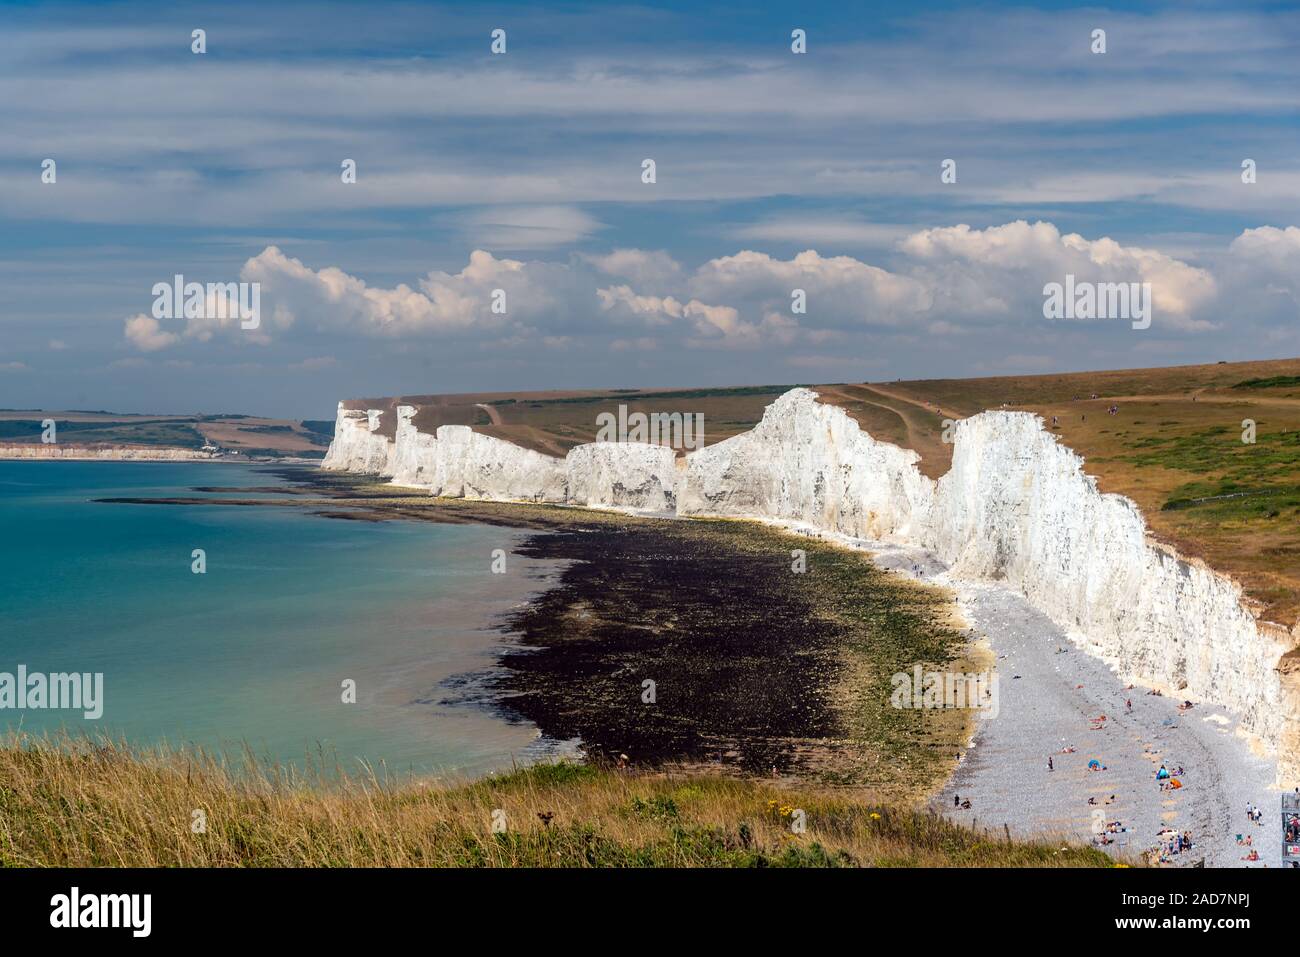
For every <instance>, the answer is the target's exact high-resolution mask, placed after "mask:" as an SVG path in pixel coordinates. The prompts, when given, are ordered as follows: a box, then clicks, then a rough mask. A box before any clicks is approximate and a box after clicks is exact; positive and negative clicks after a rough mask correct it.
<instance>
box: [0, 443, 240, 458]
mask: <svg viewBox="0 0 1300 957" xmlns="http://www.w3.org/2000/svg"><path fill="white" fill-rule="evenodd" d="M211 458H216V456H214V455H213V454H212V453H211V452H202V451H199V450H197V449H165V448H160V449H152V448H123V447H121V446H118V447H116V448H98V447H95V446H84V445H57V444H50V445H36V444H31V445H26V444H17V443H15V444H12V445H0V459H115V460H120V461H124V462H202V461H205V460H207V459H211Z"/></svg>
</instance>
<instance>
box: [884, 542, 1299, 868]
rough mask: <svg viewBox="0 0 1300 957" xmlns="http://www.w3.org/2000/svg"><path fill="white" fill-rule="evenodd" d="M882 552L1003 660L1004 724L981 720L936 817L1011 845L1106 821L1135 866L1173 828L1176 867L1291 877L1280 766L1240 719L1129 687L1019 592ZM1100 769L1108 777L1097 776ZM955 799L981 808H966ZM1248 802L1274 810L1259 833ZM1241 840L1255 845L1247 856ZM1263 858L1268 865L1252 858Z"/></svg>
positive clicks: (1081, 832) (1091, 829)
mask: <svg viewBox="0 0 1300 957" xmlns="http://www.w3.org/2000/svg"><path fill="white" fill-rule="evenodd" d="M870 548H871V549H872V551H873V554H874V557H875V560H876V562H877V563H878V564H880V565H882V566H883V567H887V568H894V569H897V570H898V571H900V572H902V573H904V574H907V575H910V576H912V577H916V578H920V579H922V580H925V581H931V582H935V583H936V584H941V585H946V586H948V587H950V588H952V589H953V590H954V591H955V592H956V593H957V595H958V600H959V603H960V606H961V609H962V612H963V614H964V616H965V618H966V622H967V623H968V625H969V626H970V627H971V629H972V630H973V633H974V634H975V635H978V636H984V637H985V638H986V639H987V641H988V642H989V644H990V645H991V647H992V649H993V652H994V653H995V655H996V656H997V671H998V675H999V697H1000V701H999V709H998V712H997V716H996V717H992V716H990V717H988V718H987V719H985V720H981V721H980V722H979V725H978V728H977V730H976V734H975V738H974V740H973V742H972V745H971V747H970V749H969V750H968V751H967V752H966V753H965V755H964V756H963V758H962V760H961V763H960V765H959V767H958V769H957V771H956V773H955V775H954V776H953V778H952V779H951V780H950V781H949V783H948V785H947V786H946V787H945V788H944V790H943V791H942V792H941V794H940V795H939V796H938V797H937V798H936V799H935V800H934V802H933V806H934V807H935V809H936V810H938V811H940V812H941V813H943V814H945V815H948V816H950V817H952V818H953V819H955V820H961V821H964V822H967V823H977V824H978V826H980V827H987V828H989V829H990V831H992V832H994V833H996V834H999V835H1000V834H1002V833H1004V825H1005V826H1006V827H1008V828H1009V829H1010V831H1011V833H1012V835H1014V836H1017V837H1031V836H1041V835H1044V834H1058V835H1061V836H1062V837H1070V838H1073V839H1075V840H1083V841H1088V840H1093V839H1094V837H1095V833H1096V830H1097V828H1096V823H1097V822H1098V821H1101V822H1104V823H1107V824H1108V823H1111V822H1118V823H1119V827H1120V828H1123V830H1119V831H1118V832H1117V833H1113V834H1109V835H1108V837H1109V838H1110V839H1112V840H1113V841H1114V843H1113V844H1109V845H1107V846H1106V848H1107V850H1108V851H1111V852H1113V853H1116V854H1118V855H1119V856H1121V857H1132V858H1134V859H1136V858H1140V856H1141V855H1142V853H1143V852H1145V851H1147V850H1148V849H1150V848H1152V847H1155V846H1157V845H1158V844H1160V843H1161V839H1160V832H1161V831H1162V830H1164V829H1166V828H1170V829H1173V830H1174V831H1177V832H1178V833H1180V834H1181V833H1182V832H1185V831H1188V832H1190V833H1191V835H1192V839H1193V842H1194V846H1193V847H1192V848H1191V849H1190V850H1187V851H1183V852H1182V853H1181V854H1178V855H1176V856H1174V857H1172V858H1171V862H1172V863H1173V864H1175V865H1179V866H1188V865H1193V864H1197V863H1199V862H1201V861H1204V865H1205V866H1207V867H1263V866H1269V867H1277V866H1278V865H1279V863H1280V824H1279V814H1278V806H1279V805H1278V801H1279V792H1278V790H1277V789H1276V788H1275V787H1274V786H1273V782H1274V775H1275V764H1274V762H1273V761H1271V760H1266V759H1264V758H1261V757H1259V756H1257V755H1255V754H1253V753H1252V751H1251V749H1250V747H1249V746H1248V744H1247V741H1246V740H1245V739H1244V738H1243V737H1242V736H1241V735H1239V734H1237V733H1235V732H1236V721H1235V720H1234V718H1233V717H1232V716H1231V715H1230V714H1228V713H1227V712H1225V711H1224V710H1223V709H1221V708H1215V707H1212V706H1209V705H1195V706H1194V707H1192V708H1191V709H1189V710H1187V711H1185V712H1182V713H1180V712H1179V710H1178V705H1179V704H1180V703H1181V702H1180V701H1178V700H1174V699H1171V698H1170V697H1168V696H1158V695H1153V694H1148V692H1147V689H1145V688H1143V687H1129V686H1127V685H1125V684H1123V683H1122V682H1121V681H1120V679H1119V678H1118V677H1117V676H1116V674H1115V673H1114V672H1112V671H1111V669H1110V668H1109V667H1108V666H1107V665H1106V664H1105V663H1104V662H1103V661H1101V660H1100V659H1098V658H1095V657H1093V656H1092V655H1089V654H1087V653H1085V652H1084V651H1081V650H1079V649H1078V648H1077V647H1076V646H1075V645H1074V644H1073V643H1072V642H1071V641H1070V640H1069V638H1068V637H1067V636H1066V633H1065V632H1064V630H1063V629H1061V628H1060V627H1059V626H1057V625H1055V624H1053V623H1052V622H1051V621H1050V620H1049V619H1048V618H1047V617H1046V616H1045V615H1043V614H1042V613H1040V612H1038V611H1036V610H1034V609H1033V608H1032V607H1031V606H1030V605H1029V603H1028V601H1026V600H1025V599H1024V598H1023V597H1022V596H1021V595H1019V594H1017V593H1015V592H1013V591H1011V590H1010V589H1008V588H1005V587H1002V586H999V585H989V584H973V583H969V582H964V581H960V580H952V579H950V578H949V577H948V576H947V574H946V573H945V570H944V569H943V567H942V565H940V564H939V563H937V562H936V561H934V560H933V559H932V558H931V557H930V556H928V555H927V554H926V553H924V552H921V551H919V550H916V549H903V548H894V547H890V546H882V545H879V544H872V545H871V546H870ZM1126 702H1131V703H1132V707H1131V710H1129V708H1128V706H1127V704H1126ZM1102 715H1104V716H1105V720H1104V721H1101V720H1098V719H1100V717H1101V716H1102ZM1071 748H1072V749H1074V750H1072V751H1071V750H1069V749H1071ZM1049 757H1050V758H1051V759H1052V764H1053V770H1050V771H1049V770H1048V758H1049ZM1094 759H1095V760H1096V761H1098V762H1099V763H1100V765H1101V766H1103V767H1104V770H1096V771H1090V770H1088V765H1089V762H1090V761H1092V760H1094ZM1162 763H1163V764H1164V765H1165V766H1166V767H1167V768H1168V769H1169V770H1170V771H1171V772H1173V771H1176V770H1177V769H1178V768H1179V767H1181V768H1182V769H1183V773H1182V774H1181V775H1178V776H1176V777H1175V780H1177V781H1179V783H1180V784H1181V785H1182V786H1181V787H1180V788H1176V789H1173V788H1171V789H1170V790H1161V788H1160V786H1159V784H1158V783H1157V781H1156V773H1157V771H1158V770H1159V768H1160V767H1161V764H1162ZM1112 795H1113V800H1112ZM955 796H959V797H960V800H961V801H963V802H964V801H967V800H969V801H970V805H971V806H970V809H969V810H963V809H961V808H960V807H956V806H954V804H955V802H954V797H955ZM1090 798H1092V799H1094V800H1095V802H1096V803H1095V804H1089V803H1088V801H1089V799H1090ZM1248 803H1253V804H1256V805H1258V806H1259V807H1260V808H1262V809H1263V811H1264V815H1263V819H1262V821H1261V822H1260V823H1259V824H1252V823H1250V822H1249V821H1248V820H1247V817H1246V805H1247V804H1248ZM1097 812H1100V813H1097ZM1237 835H1241V836H1242V837H1243V838H1245V837H1247V836H1249V837H1250V838H1251V841H1252V843H1251V845H1249V846H1246V845H1240V844H1238V843H1237ZM1252 849H1254V850H1256V851H1258V853H1259V861H1258V862H1257V863H1252V862H1247V861H1246V860H1244V858H1245V857H1246V856H1247V855H1248V854H1249V853H1250V851H1251V850H1252Z"/></svg>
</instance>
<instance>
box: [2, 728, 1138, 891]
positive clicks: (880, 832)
mask: <svg viewBox="0 0 1300 957" xmlns="http://www.w3.org/2000/svg"><path fill="white" fill-rule="evenodd" d="M796 809H798V810H800V811H802V812H803V815H802V819H803V820H805V821H806V831H804V832H803V833H795V828H793V827H792V821H793V820H794V818H795V816H794V811H795V810H796ZM196 811H198V812H201V813H202V821H203V829H202V830H201V831H199V832H196V831H195V829H194V823H195V821H196V816H195V812H196ZM494 817H495V820H496V821H497V822H498V823H499V824H500V825H503V826H504V831H501V832H500V833H494V831H493V821H494ZM0 822H2V824H3V826H0V867H30V866H52V867H372V866H390V867H426V866H433V867H841V866H850V867H851V866H873V867H1110V866H1113V864H1112V861H1111V860H1110V859H1109V858H1108V857H1107V856H1106V855H1105V854H1103V853H1101V852H1100V851H1097V850H1095V849H1092V848H1087V847H1079V846H1062V845H1061V843H1060V842H1059V841H1051V842H1046V841H1044V842H1023V841H1008V840H1005V839H1004V838H1003V836H1002V835H1001V834H991V833H987V832H983V831H976V830H972V829H971V828H968V827H964V826H962V825H959V824H955V823H952V822H950V821H947V820H945V819H943V818H940V817H937V816H935V815H932V814H928V813H925V812H922V811H917V810H910V809H905V808H899V807H892V806H889V805H885V804H880V803H877V802H875V801H873V800H871V799H870V798H869V797H867V796H865V795H862V794H855V793H850V792H846V791H843V790H839V791H826V790H809V789H784V788H778V787H774V786H772V785H771V784H768V783H765V782H761V781H751V780H743V779H735V778H724V777H718V776H664V775H647V774H639V773H635V772H632V771H626V770H613V769H599V768H594V767H589V766H585V765H574V764H563V763H562V764H554V765H540V766H535V767H531V768H526V769H521V770H517V771H514V772H512V773H509V774H505V775H501V776H495V777H487V778H484V779H482V780H479V781H476V782H473V783H468V784H433V783H428V782H418V781H403V782H393V781H389V780H385V779H384V778H383V777H382V776H380V775H372V776H370V777H367V778H347V777H340V776H335V775H334V774H332V773H330V774H326V773H324V772H323V771H320V770H319V769H318V770H317V771H316V772H314V773H313V772H308V773H306V774H303V775H299V776H295V775H293V774H292V773H290V772H287V771H285V770H284V769H282V768H270V767H265V766H260V765H258V764H257V763H256V762H255V761H253V760H252V759H251V758H250V757H247V756H245V757H244V758H243V759H239V760H234V761H229V760H222V759H219V758H216V757H213V756H211V755H208V754H204V753H201V752H195V751H182V752H166V751H146V752H138V753H137V752H132V751H130V750H128V749H126V748H124V747H123V746H121V745H118V744H114V743H112V742H106V741H101V742H92V741H85V740H78V741H71V740H67V739H62V740H48V739H40V740H36V739H32V738H30V737H25V736H23V737H16V738H11V739H10V740H9V741H8V742H7V743H6V744H5V745H4V746H3V747H0Z"/></svg>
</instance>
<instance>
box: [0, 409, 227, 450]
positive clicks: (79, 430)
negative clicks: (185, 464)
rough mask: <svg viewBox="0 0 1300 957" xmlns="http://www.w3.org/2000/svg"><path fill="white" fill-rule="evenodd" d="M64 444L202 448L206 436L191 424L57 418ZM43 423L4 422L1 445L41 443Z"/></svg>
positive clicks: (14, 420)
mask: <svg viewBox="0 0 1300 957" xmlns="http://www.w3.org/2000/svg"><path fill="white" fill-rule="evenodd" d="M55 425H56V427H57V429H58V435H59V439H60V441H65V442H76V443H104V444H108V445H159V446H167V447H175V448H199V447H200V446H202V445H203V436H202V435H201V434H200V433H199V431H198V430H197V429H195V428H194V426H193V425H192V424H191V423H190V422H187V421H183V420H180V421H178V420H175V419H145V420H140V419H134V420H131V421H95V422H82V421H75V420H74V421H71V422H69V421H61V420H59V419H58V418H57V417H56V418H55ZM42 431H43V430H42V427H41V420H40V419H0V441H4V440H8V441H19V442H38V441H40V437H41V432H42Z"/></svg>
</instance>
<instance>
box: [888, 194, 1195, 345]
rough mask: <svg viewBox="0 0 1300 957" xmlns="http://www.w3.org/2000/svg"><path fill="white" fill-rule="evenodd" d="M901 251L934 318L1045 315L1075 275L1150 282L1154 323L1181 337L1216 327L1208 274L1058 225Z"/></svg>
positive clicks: (921, 241)
mask: <svg viewBox="0 0 1300 957" xmlns="http://www.w3.org/2000/svg"><path fill="white" fill-rule="evenodd" d="M900 249H901V251H902V252H903V253H904V254H905V255H906V256H907V257H909V259H910V260H911V262H912V265H911V267H910V269H909V272H910V273H911V274H912V275H913V276H915V277H916V278H918V279H919V280H921V281H923V282H925V284H926V285H927V286H928V287H929V288H930V289H931V290H932V292H933V295H934V297H935V299H934V302H935V305H934V312H935V314H936V318H941V319H945V320H952V319H957V318H961V317H968V318H975V319H980V318H984V319H987V318H994V319H996V318H1006V317H1012V316H1021V317H1030V316H1033V315H1035V314H1037V315H1041V308H1042V304H1043V287H1044V286H1045V285H1046V284H1048V283H1053V282H1056V283H1063V282H1064V281H1065V277H1066V275H1067V274H1070V275H1074V277H1075V279H1076V281H1088V282H1149V283H1150V284H1151V295H1152V300H1153V306H1154V309H1153V312H1154V319H1153V322H1154V323H1155V324H1158V325H1159V326H1160V327H1162V328H1164V329H1172V330H1176V331H1181V332H1188V331H1205V330H1208V329H1211V328H1213V324H1212V323H1211V322H1210V321H1209V320H1208V319H1206V318H1202V317H1198V313H1200V312H1201V311H1202V310H1203V309H1204V307H1205V306H1207V305H1208V304H1209V303H1210V302H1211V301H1212V300H1213V299H1214V297H1215V293H1216V286H1215V281H1214V277H1213V276H1212V275H1211V274H1210V273H1209V272H1207V271H1206V270H1204V269H1200V268H1197V267H1195V266H1191V265H1189V264H1187V263H1185V262H1182V261H1180V260H1177V259H1174V258H1172V257H1170V256H1166V255H1164V254H1163V253H1160V252H1157V251H1155V250H1151V249H1144V248H1141V247H1137V246H1123V245H1121V244H1120V243H1117V242H1115V241H1114V240H1113V239H1109V238H1102V239H1096V240H1087V239H1084V238H1083V237H1082V236H1080V235H1079V234H1078V233H1068V234H1065V235H1062V233H1061V231H1060V230H1059V229H1057V228H1056V226H1054V225H1053V224H1052V223H1045V222H1037V223H1032V224H1030V223H1027V222H1025V221H1024V220H1017V221H1016V222H1013V223H1006V224H1005V225H1002V226H991V227H989V228H988V229H972V228H971V227H970V226H968V225H965V224H962V225H958V226H946V227H941V228H937V229H926V230H922V231H920V232H918V233H914V234H913V235H911V236H909V237H908V238H907V239H905V240H903V242H902V243H901V245H900Z"/></svg>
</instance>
